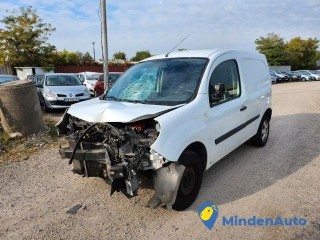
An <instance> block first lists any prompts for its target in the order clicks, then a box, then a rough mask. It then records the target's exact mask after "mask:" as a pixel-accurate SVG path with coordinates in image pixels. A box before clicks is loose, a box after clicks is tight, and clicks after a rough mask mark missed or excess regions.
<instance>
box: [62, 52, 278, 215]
mask: <svg viewBox="0 0 320 240" xmlns="http://www.w3.org/2000/svg"><path fill="white" fill-rule="evenodd" d="M271 114H272V110H271V80H270V74H269V68H268V64H267V61H266V58H265V56H264V55H261V54H258V53H252V52H245V51H233V50H219V49H213V50H197V51H179V52H173V53H169V54H166V55H160V56H155V57H151V58H148V59H146V60H143V61H141V62H140V63H138V64H136V65H135V66H133V67H131V68H130V69H128V70H127V71H126V72H125V73H124V74H123V75H122V76H121V77H120V78H119V79H118V81H117V82H116V83H115V84H114V85H113V86H112V88H111V89H110V90H109V91H108V92H107V94H105V95H103V96H102V97H100V98H95V99H92V100H89V101H86V102H82V103H78V104H74V105H72V106H71V107H70V109H69V110H67V111H66V113H65V115H64V116H63V118H62V119H61V120H60V121H59V123H58V124H57V128H58V131H59V132H60V133H61V134H65V135H66V136H67V139H68V141H69V147H68V148H61V149H60V155H61V157H62V158H69V159H70V160H69V163H70V164H71V163H73V171H74V172H75V173H78V174H81V175H84V176H87V177H101V178H103V179H109V180H110V181H111V193H113V192H114V191H121V192H123V193H124V194H125V195H126V196H128V197H133V196H135V195H136V194H137V191H138V189H139V185H140V183H141V181H142V179H146V177H148V176H151V175H152V179H153V183H154V191H155V194H154V196H153V197H152V198H151V199H150V201H149V203H148V206H150V207H158V206H162V205H166V206H167V207H168V208H169V209H170V208H173V209H176V210H184V209H186V208H187V207H189V206H190V205H191V204H192V203H193V202H194V200H195V199H196V197H197V194H198V192H199V189H200V186H201V182H202V177H203V173H204V171H205V170H207V169H209V168H210V167H211V166H212V165H213V164H214V163H216V162H217V161H218V160H220V159H221V158H223V157H224V156H225V155H227V154H228V153H230V152H231V151H232V150H234V149H235V148H237V147H238V146H240V145H241V144H242V143H244V142H246V141H247V140H249V139H250V140H251V142H252V143H253V144H254V145H256V146H259V147H262V146H264V145H265V144H266V142H267V140H268V136H269V121H270V118H271ZM150 173H152V174H150ZM143 176H146V177H143ZM150 178H151V177H150Z"/></svg>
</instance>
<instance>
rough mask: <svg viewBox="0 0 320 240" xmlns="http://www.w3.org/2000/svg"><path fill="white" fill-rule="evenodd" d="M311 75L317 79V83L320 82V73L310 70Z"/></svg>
mask: <svg viewBox="0 0 320 240" xmlns="http://www.w3.org/2000/svg"><path fill="white" fill-rule="evenodd" d="M308 72H309V73H311V76H312V77H314V78H315V80H316V81H320V73H318V72H317V71H315V70H308Z"/></svg>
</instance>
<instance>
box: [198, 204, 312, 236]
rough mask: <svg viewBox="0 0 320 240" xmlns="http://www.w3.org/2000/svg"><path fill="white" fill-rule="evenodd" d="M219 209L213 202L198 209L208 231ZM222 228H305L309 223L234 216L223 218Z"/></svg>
mask: <svg viewBox="0 0 320 240" xmlns="http://www.w3.org/2000/svg"><path fill="white" fill-rule="evenodd" d="M218 214H219V212H218V207H217V205H215V204H214V203H213V202H205V203H203V204H201V205H200V206H199V208H198V215H199V218H200V219H201V221H202V222H203V223H204V225H205V226H206V227H207V228H208V229H210V230H211V229H212V228H213V226H214V224H215V222H216V221H217V218H218ZM221 218H222V219H221V220H222V226H253V227H258V226H287V227H290V226H305V225H306V224H307V223H308V221H307V219H305V218H299V217H295V216H292V217H290V218H287V217H282V216H277V217H276V218H270V217H257V216H251V217H249V218H242V217H239V216H237V215H234V216H231V217H230V216H229V217H226V216H221Z"/></svg>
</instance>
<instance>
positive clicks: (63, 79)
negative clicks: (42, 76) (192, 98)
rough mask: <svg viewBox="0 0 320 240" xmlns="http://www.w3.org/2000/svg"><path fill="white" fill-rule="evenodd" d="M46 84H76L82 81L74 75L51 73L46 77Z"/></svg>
mask: <svg viewBox="0 0 320 240" xmlns="http://www.w3.org/2000/svg"><path fill="white" fill-rule="evenodd" d="M46 85H47V86H76V85H82V82H81V81H80V80H79V79H78V78H77V77H76V76H74V75H52V76H47V78H46Z"/></svg>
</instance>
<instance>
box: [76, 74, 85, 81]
mask: <svg viewBox="0 0 320 240" xmlns="http://www.w3.org/2000/svg"><path fill="white" fill-rule="evenodd" d="M76 76H77V77H78V78H79V79H80V81H81V82H84V76H83V75H82V74H77V75H76Z"/></svg>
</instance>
